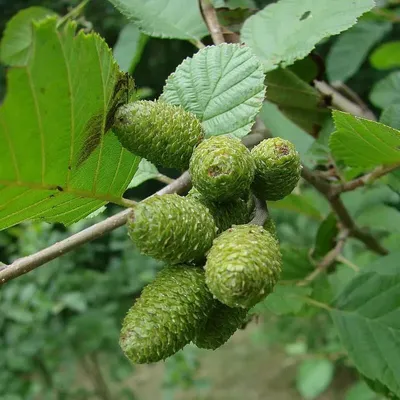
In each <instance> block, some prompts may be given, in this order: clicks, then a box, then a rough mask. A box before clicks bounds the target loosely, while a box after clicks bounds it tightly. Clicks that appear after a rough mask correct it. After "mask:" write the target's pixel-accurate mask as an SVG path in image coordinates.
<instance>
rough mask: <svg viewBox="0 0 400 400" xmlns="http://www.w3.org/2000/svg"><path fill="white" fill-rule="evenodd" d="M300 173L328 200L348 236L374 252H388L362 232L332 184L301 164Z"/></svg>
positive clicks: (369, 235)
mask: <svg viewBox="0 0 400 400" xmlns="http://www.w3.org/2000/svg"><path fill="white" fill-rule="evenodd" d="M301 175H302V177H303V178H304V179H305V180H306V181H307V182H309V183H310V184H311V185H312V186H314V187H315V188H316V189H317V190H318V191H319V192H320V193H321V194H322V195H323V196H324V197H325V198H326V199H327V200H328V201H329V203H330V205H331V208H332V210H333V211H334V212H335V214H336V215H337V217H338V218H339V221H340V222H341V224H342V225H343V228H344V229H347V230H348V231H349V235H350V236H352V237H354V238H356V239H358V240H360V241H361V242H363V243H364V244H365V246H367V247H368V248H369V249H370V250H372V251H374V252H375V253H378V254H381V255H386V254H388V251H387V250H386V249H385V248H384V247H383V246H382V245H381V244H380V243H379V242H378V241H377V240H376V239H375V238H374V237H373V236H372V235H371V234H369V233H367V232H364V231H363V230H362V229H361V228H359V227H358V226H357V225H356V223H355V222H354V220H353V218H352V217H351V215H350V214H349V212H348V211H347V209H346V207H345V205H344V204H343V202H342V200H341V199H340V193H338V192H337V191H336V190H335V187H334V186H333V185H330V184H329V183H327V182H325V181H324V180H323V179H321V178H320V177H319V176H318V175H317V174H315V173H314V172H313V171H311V170H310V169H309V168H307V167H305V166H303V169H302V172H301Z"/></svg>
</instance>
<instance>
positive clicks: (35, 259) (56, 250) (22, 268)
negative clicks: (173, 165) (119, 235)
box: [0, 172, 190, 285]
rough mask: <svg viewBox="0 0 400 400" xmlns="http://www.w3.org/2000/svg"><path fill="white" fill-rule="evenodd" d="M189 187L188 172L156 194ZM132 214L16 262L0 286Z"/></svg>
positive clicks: (4, 272) (5, 272)
mask: <svg viewBox="0 0 400 400" xmlns="http://www.w3.org/2000/svg"><path fill="white" fill-rule="evenodd" d="M189 186H190V175H189V173H188V172H184V173H183V174H182V175H181V176H180V177H179V178H178V179H176V180H175V181H174V182H172V183H171V184H169V185H168V186H165V187H164V188H162V189H161V190H159V191H158V192H157V193H156V194H159V195H162V194H167V193H179V192H182V191H184V190H186V189H188V188H189ZM130 212H131V209H127V210H124V211H122V212H120V213H118V214H116V215H114V216H112V217H110V218H107V219H106V220H104V221H102V222H99V223H98V224H95V225H93V226H90V227H89V228H86V229H84V230H83V231H81V232H78V233H76V234H75V235H72V236H70V237H69V238H67V239H64V240H61V241H60V242H57V243H55V244H53V245H51V246H50V247H47V248H46V249H43V250H40V251H38V252H37V253H35V254H31V255H30V256H27V257H23V258H19V259H17V260H15V261H14V262H13V263H12V264H10V265H9V266H6V267H5V268H3V269H1V270H0V285H2V284H3V283H6V282H8V281H9V280H11V279H14V278H16V277H18V276H21V275H24V274H26V273H28V272H30V271H32V270H34V269H36V268H38V267H40V266H41V265H43V264H46V263H48V262H49V261H51V260H54V259H55V258H58V257H61V256H62V255H64V254H66V253H68V252H70V251H71V250H74V249H76V248H77V247H79V246H81V245H82V244H85V243H88V242H91V241H92V240H95V239H97V238H99V237H101V236H103V235H104V234H106V233H108V232H111V231H113V230H114V229H117V228H119V227H120V226H122V225H124V224H125V223H126V220H127V218H128V215H129V214H130Z"/></svg>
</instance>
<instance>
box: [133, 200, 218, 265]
mask: <svg viewBox="0 0 400 400" xmlns="http://www.w3.org/2000/svg"><path fill="white" fill-rule="evenodd" d="M127 224H128V230H129V235H130V237H131V239H132V241H133V242H134V243H135V244H136V246H137V248H138V249H139V251H140V252H141V253H143V254H146V255H148V256H151V257H153V258H155V259H157V260H161V261H165V262H167V263H169V264H180V263H186V262H195V261H200V260H201V259H203V258H204V256H205V253H206V252H207V251H208V249H209V248H210V247H211V246H212V242H213V239H214V237H215V235H216V231H217V228H216V226H215V222H214V219H213V217H212V215H211V214H210V212H209V211H208V209H207V207H205V206H203V205H202V204H201V203H199V202H198V201H196V200H193V199H189V198H186V197H181V196H178V195H177V194H165V195H162V196H152V197H149V198H148V199H146V200H144V201H142V202H140V203H139V204H138V205H137V206H136V207H135V208H134V211H133V213H132V215H131V216H130V217H129V219H128V222H127Z"/></svg>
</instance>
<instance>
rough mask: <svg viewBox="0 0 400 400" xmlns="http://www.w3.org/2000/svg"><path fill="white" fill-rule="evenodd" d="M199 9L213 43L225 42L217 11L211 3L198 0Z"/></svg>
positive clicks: (208, 0) (205, 0)
mask: <svg viewBox="0 0 400 400" xmlns="http://www.w3.org/2000/svg"><path fill="white" fill-rule="evenodd" d="M200 9H201V11H202V15H203V18H204V21H205V22H206V24H207V27H208V30H209V31H210V34H211V37H212V40H213V42H214V44H216V45H218V44H221V43H225V39H224V34H223V33H222V29H221V25H220V24H219V22H218V17H217V13H216V11H215V8H214V7H213V5H212V4H211V1H210V0H200Z"/></svg>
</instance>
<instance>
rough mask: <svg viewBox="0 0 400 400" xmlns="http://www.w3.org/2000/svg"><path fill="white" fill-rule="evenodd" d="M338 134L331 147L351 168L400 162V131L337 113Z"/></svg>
mask: <svg viewBox="0 0 400 400" xmlns="http://www.w3.org/2000/svg"><path fill="white" fill-rule="evenodd" d="M333 118H334V121H335V126H336V129H337V131H336V132H334V133H333V134H332V135H331V138H330V141H329V147H330V149H331V151H332V154H333V156H334V157H335V158H337V159H339V160H343V161H344V162H345V163H346V165H348V166H350V167H366V168H369V167H375V166H378V165H390V164H396V163H399V162H400V132H399V131H397V130H396V129H393V128H391V127H389V126H386V125H383V124H381V123H379V122H375V121H370V120H367V119H363V118H359V117H355V116H353V115H350V114H347V113H343V112H340V111H333Z"/></svg>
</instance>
